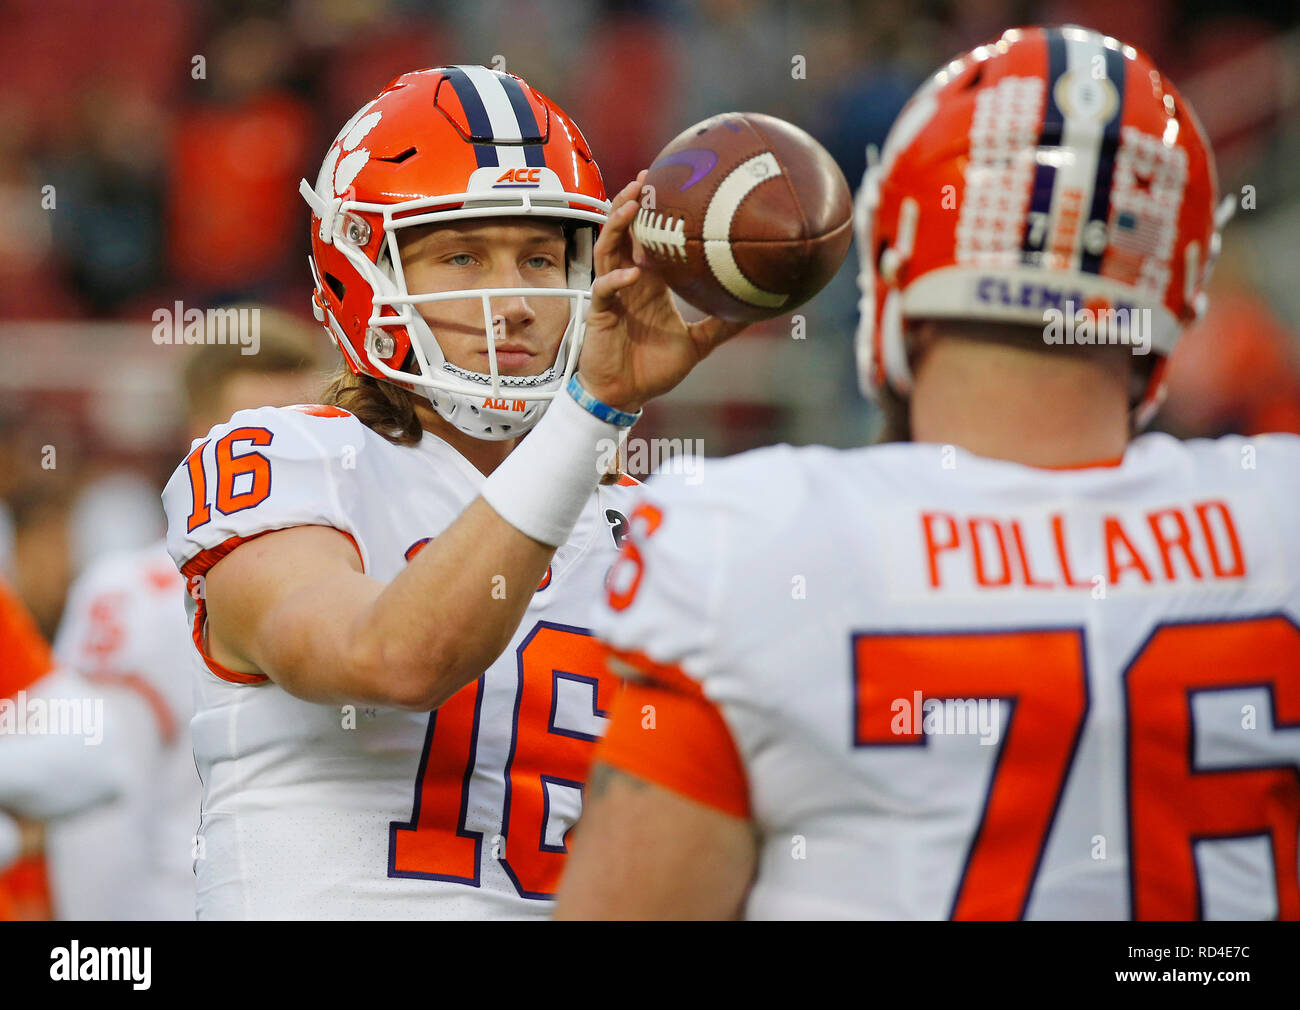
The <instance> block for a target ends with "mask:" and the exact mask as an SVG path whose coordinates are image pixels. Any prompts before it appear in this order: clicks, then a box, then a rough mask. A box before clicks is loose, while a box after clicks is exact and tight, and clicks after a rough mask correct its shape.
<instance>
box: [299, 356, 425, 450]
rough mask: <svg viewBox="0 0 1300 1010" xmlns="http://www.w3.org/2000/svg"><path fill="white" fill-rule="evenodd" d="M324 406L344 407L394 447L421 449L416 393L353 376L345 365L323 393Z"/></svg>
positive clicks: (337, 370) (343, 363) (364, 377)
mask: <svg viewBox="0 0 1300 1010" xmlns="http://www.w3.org/2000/svg"><path fill="white" fill-rule="evenodd" d="M321 403H326V404H329V405H330V406H332V407H342V408H343V409H344V410H346V411H348V413H350V414H353V415H354V416H355V417H356V418H357V420H359V421H360V422H361V423H362V424H364V425H365V426H366V427H367V428H369V429H370V430H371V431H373V432H374V433H375V434H376V435H379V436H380V437H382V438H386V439H387V440H388V441H390V442H392V443H393V444H394V445H419V444H420V439H421V438H423V437H424V429H423V427H422V426H421V425H420V418H419V417H418V416H417V415H416V413H415V405H416V403H417V400H416V394H415V393H413V392H411V391H410V390H408V389H402V388H401V387H400V386H395V385H393V384H392V383H391V382H380V381H379V380H378V379H375V378H372V377H371V376H369V375H353V374H352V371H351V370H350V369H349V368H348V366H347V363H346V362H343V361H340V362H339V365H338V368H337V369H336V370H335V371H334V374H333V375H332V376H330V381H329V385H328V386H326V387H325V391H324V392H323V393H321Z"/></svg>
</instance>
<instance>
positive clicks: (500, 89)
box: [460, 66, 524, 168]
mask: <svg viewBox="0 0 1300 1010" xmlns="http://www.w3.org/2000/svg"><path fill="white" fill-rule="evenodd" d="M460 69H461V70H463V71H465V76H466V77H468V78H469V81H470V83H471V84H473V85H474V90H475V91H477V92H478V96H479V98H481V99H482V100H483V108H484V109H486V110H487V115H488V122H489V123H491V124H492V136H494V137H495V138H496V139H497V140H504V141H515V142H520V141H522V140H523V139H524V135H523V133H522V132H521V131H520V129H519V117H518V116H516V115H515V108H514V106H513V105H511V104H510V96H509V95H507V94H506V89H505V87H504V85H502V83H501V81H500V79H499V78H498V77H497V75H496V73H495V72H494V71H491V70H488V69H487V67H473V66H462V67H460ZM496 152H497V160H498V162H499V164H500V166H501V167H502V168H523V167H524V149H523V148H522V147H513V146H510V145H508V144H507V145H504V146H502V145H498V146H497V147H496Z"/></svg>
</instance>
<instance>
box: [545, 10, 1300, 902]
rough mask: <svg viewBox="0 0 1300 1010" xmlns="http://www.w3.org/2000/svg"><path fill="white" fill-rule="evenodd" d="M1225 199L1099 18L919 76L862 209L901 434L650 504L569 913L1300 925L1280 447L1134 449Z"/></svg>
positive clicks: (604, 617) (1177, 108) (1292, 521)
mask: <svg viewBox="0 0 1300 1010" xmlns="http://www.w3.org/2000/svg"><path fill="white" fill-rule="evenodd" d="M1215 201H1216V180H1215V173H1214V165H1213V158H1212V154H1211V152H1210V149H1209V146H1208V144H1207V141H1206V138H1205V134H1204V133H1203V131H1202V129H1201V127H1200V125H1199V124H1198V122H1197V120H1196V118H1195V116H1194V115H1193V113H1192V110H1191V109H1190V108H1189V107H1188V105H1187V103H1186V101H1185V100H1184V99H1183V98H1182V96H1181V95H1180V94H1179V93H1178V91H1177V90H1176V89H1175V88H1174V87H1173V85H1172V84H1171V83H1170V82H1169V81H1168V79H1167V78H1165V77H1164V76H1163V75H1162V74H1161V73H1160V71H1159V70H1157V69H1156V68H1155V67H1154V66H1153V65H1152V64H1151V62H1150V61H1149V60H1148V59H1147V57H1146V56H1144V55H1143V54H1142V53H1140V52H1138V51H1136V50H1135V49H1133V48H1132V47H1131V46H1127V45H1124V44H1122V43H1120V42H1118V41H1116V40H1115V39H1113V38H1108V37H1103V36H1102V35H1100V34H1098V33H1096V32H1093V31H1090V30H1085V29H1082V28H1075V27H1066V28H1038V27H1035V28H1026V29H1021V30H1012V31H1008V32H1006V33H1005V34H1004V35H1003V36H1002V37H1001V38H1000V39H998V40H997V41H995V42H993V43H990V44H989V45H985V46H980V47H979V48H977V49H975V50H973V51H971V52H969V53H967V54H965V55H963V56H961V57H960V58H958V59H955V60H953V61H952V62H950V63H948V64H947V65H945V66H944V67H943V68H942V69H941V70H939V71H938V72H937V73H936V74H935V75H934V76H933V77H932V78H931V79H930V80H929V81H928V83H926V84H925V85H924V86H923V87H922V88H921V89H920V90H919V91H918V92H917V94H916V95H915V96H914V97H913V98H912V100H911V101H910V103H909V104H908V105H907V106H906V107H905V109H904V110H903V111H902V113H901V114H900V115H899V117H898V120H897V122H896V123H895V125H894V127H893V129H892V131H891V133H890V135H889V137H888V139H887V141H886V143H885V145H884V148H883V151H882V155H881V158H880V160H879V163H878V164H876V165H873V166H872V167H871V168H870V170H869V171H868V173H867V175H866V177H865V178H864V182H863V186H862V189H861V191H860V193H859V197H858V205H857V208H856V209H857V227H858V236H857V237H858V252H859V255H860V262H861V264H862V266H861V270H862V273H861V278H860V285H861V291H862V303H861V320H860V328H859V331H858V338H857V350H858V362H859V367H860V372H861V378H862V381H863V384H864V386H865V388H866V389H867V390H870V391H878V392H879V393H880V394H882V395H883V396H884V397H885V398H886V400H887V401H888V402H890V403H892V404H893V405H895V406H896V407H898V408H901V412H896V417H895V420H896V421H898V422H900V423H899V424H897V425H896V429H897V434H898V436H899V437H900V438H901V441H900V442H899V443H898V444H889V445H880V446H875V447H870V448H860V449H854V450H849V451H834V450H831V449H826V448H820V447H809V448H805V449H792V448H790V447H788V446H777V447H773V448H768V449H763V450H759V451H756V452H751V453H745V454H742V455H741V456H738V457H736V458H734V459H732V460H728V461H722V462H717V463H714V464H713V465H712V466H711V468H710V471H709V473H710V477H709V480H708V481H707V482H706V484H705V485H703V486H701V487H695V488H691V489H689V490H687V489H684V488H683V487H681V486H680V482H673V481H672V480H671V479H670V478H669V477H667V476H663V477H656V479H655V480H654V481H652V482H651V483H650V484H649V485H648V486H647V487H646V488H645V489H644V492H643V493H644V500H643V501H642V502H641V503H640V504H639V505H638V506H637V508H636V509H635V511H634V513H633V515H632V516H630V517H629V519H630V526H629V536H628V538H627V540H626V543H625V545H624V548H623V552H622V554H621V557H620V560H619V562H618V564H617V565H616V566H615V568H614V569H613V570H612V571H611V573H610V586H609V593H608V597H607V602H606V605H605V606H603V607H602V608H601V609H602V613H601V614H600V615H599V616H598V617H597V618H596V619H595V630H596V631H597V633H598V634H599V635H600V636H601V637H602V638H603V639H604V640H606V641H607V642H608V643H609V645H610V647H611V648H612V650H613V656H614V662H616V663H618V664H619V667H620V669H622V670H623V671H624V672H625V673H626V674H627V676H628V677H630V678H632V683H631V685H630V686H629V688H628V690H626V691H625V692H624V693H623V694H622V695H621V696H620V699H619V701H618V703H617V705H616V708H615V711H614V713H613V716H612V721H611V725H610V726H609V728H608V735H607V737H606V740H605V743H604V744H603V747H604V749H603V751H602V754H601V755H599V756H598V758H597V761H598V764H597V766H596V767H595V768H594V769H593V781H592V785H591V788H590V789H589V790H588V804H587V807H586V812H585V814H584V817H583V820H582V823H581V824H580V826H579V828H578V830H577V832H576V837H575V851H574V854H573V855H572V856H571V859H570V864H569V867H568V870H567V873H566V877H565V879H564V882H563V886H562V888H561V892H560V896H559V901H558V909H557V912H558V914H559V915H560V916H562V917H619V918H643V917H680V918H689V917H710V918H714V917H717V918H722V917H749V918H836V917H860V918H891V919H911V918H926V919H936V918H957V919H1016V918H1066V919H1076V918H1121V919H1122V918H1129V917H1132V918H1141V919H1193V918H1202V917H1204V918H1230V919H1235V918H1277V917H1281V918H1290V919H1294V918H1297V917H1300V884H1298V882H1297V865H1298V861H1297V836H1298V830H1297V829H1298V828H1300V775H1298V774H1297V772H1298V770H1300V730H1298V729H1297V727H1300V565H1298V564H1297V561H1298V560H1300V514H1298V513H1297V511H1296V507H1295V504H1296V502H1297V500H1300V440H1297V439H1296V438H1294V437H1292V436H1283V435H1277V436H1262V437H1258V438H1254V439H1250V440H1247V439H1243V438H1239V437H1226V438H1222V439H1219V440H1216V441H1199V440H1198V441H1191V442H1178V441H1176V440H1174V439H1173V438H1171V437H1168V436H1166V435H1162V434H1147V435H1143V436H1141V437H1136V438H1133V437H1131V435H1132V433H1133V431H1134V430H1135V426H1137V425H1141V423H1142V421H1143V420H1144V419H1145V418H1146V416H1148V415H1149V413H1150V411H1151V409H1152V407H1153V406H1154V405H1155V404H1156V403H1157V402H1158V397H1159V392H1160V375H1161V370H1162V368H1163V364H1164V361H1165V358H1166V356H1167V355H1168V354H1169V352H1170V351H1171V350H1172V349H1173V347H1174V343H1175V341H1176V340H1177V338H1178V336H1179V333H1180V332H1181V331H1182V329H1183V328H1184V326H1186V325H1187V324H1188V323H1189V322H1191V321H1192V320H1194V319H1195V318H1196V317H1197V316H1198V315H1199V314H1200V312H1201V311H1202V310H1203V307H1204V302H1205V285H1206V281H1207V277H1208V273H1209V269H1210V266H1211V263H1212V260H1213V258H1214V255H1215V252H1216V250H1217V246H1218V241H1219V239H1218V227H1219V225H1221V224H1222V223H1223V218H1224V215H1222V214H1221V215H1219V216H1218V220H1216V207H1215ZM1067 334H1070V335H1071V336H1072V339H1066V335H1067ZM1144 351H1148V352H1150V353H1143V352H1144Z"/></svg>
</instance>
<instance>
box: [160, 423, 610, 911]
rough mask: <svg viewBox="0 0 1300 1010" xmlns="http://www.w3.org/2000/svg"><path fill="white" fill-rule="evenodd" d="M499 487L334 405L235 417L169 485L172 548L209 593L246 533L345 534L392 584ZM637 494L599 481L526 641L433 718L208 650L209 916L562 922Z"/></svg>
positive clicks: (205, 876)
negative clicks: (221, 658) (598, 612)
mask: <svg viewBox="0 0 1300 1010" xmlns="http://www.w3.org/2000/svg"><path fill="white" fill-rule="evenodd" d="M484 479H485V478H484V477H483V475H482V474H481V473H480V472H479V471H478V470H476V469H475V468H474V467H473V466H472V465H471V464H470V463H469V462H468V461H467V460H466V459H465V458H464V457H463V456H461V455H460V454H459V453H458V452H456V451H455V450H454V449H452V448H451V447H450V446H449V445H448V444H447V443H445V442H443V441H442V440H441V439H439V438H437V437H436V436H434V435H432V434H429V433H425V435H424V438H423V441H422V442H421V443H420V444H419V445H418V446H414V447H402V446H397V445H394V444H392V443H390V442H388V441H386V440H385V439H383V438H382V437H380V436H379V435H377V434H375V433H374V432H373V431H371V430H370V429H368V428H367V427H365V426H364V425H363V424H362V423H361V422H360V421H358V420H357V419H356V418H355V417H353V416H352V415H351V414H348V413H346V412H345V411H342V410H339V409H337V408H332V407H311V408H270V407H267V408H262V409H258V410H245V411H240V412H239V413H237V414H235V416H234V417H233V418H232V419H231V421H230V422H229V423H228V424H224V425H220V426H218V427H217V428H214V429H213V430H212V432H211V433H210V434H209V435H208V436H207V438H205V439H203V440H201V441H196V442H195V446H194V448H193V449H192V450H191V454H190V456H189V457H188V458H187V460H186V462H184V463H182V464H181V466H180V467H179V468H178V469H177V471H176V473H175V475H174V476H173V477H172V479H171V481H170V482H169V483H168V485H167V489H166V490H165V491H164V493H163V501H164V505H165V506H166V510H167V517H168V547H169V549H170V551H171V555H172V557H173V559H174V560H175V561H176V563H177V565H178V566H179V567H180V568H181V569H182V572H183V573H184V574H185V575H186V576H187V577H188V578H189V579H190V580H191V589H192V592H195V593H197V595H199V596H200V597H201V595H202V594H201V576H202V575H203V574H204V573H205V572H206V571H207V570H208V569H209V568H210V567H211V566H212V565H213V564H215V563H216V561H217V560H219V559H220V558H221V557H222V556H224V555H225V553H227V552H228V551H229V550H231V549H233V548H234V547H235V546H237V545H238V543H239V542H240V541H241V540H243V539H247V538H250V537H254V536H257V535H258V534H260V533H264V532H267V531H270V530H276V529H282V528H285V527H290V526H300V525H323V526H331V527H333V528H335V529H337V530H340V531H341V532H343V533H345V534H346V535H347V536H348V537H350V538H351V540H352V542H353V543H354V544H355V546H356V550H357V553H358V555H359V556H360V559H361V563H362V565H363V566H364V570H365V572H366V574H368V575H370V576H372V577H374V578H376V579H379V580H381V581H384V582H387V581H390V580H391V579H393V578H394V577H395V576H396V575H397V574H398V573H399V572H400V571H401V570H402V568H403V567H404V566H405V565H406V564H407V562H408V561H409V560H410V559H411V558H413V557H414V556H415V554H416V553H417V552H418V551H419V550H420V549H421V548H422V547H423V545H424V544H425V543H427V542H428V541H429V540H430V539H432V538H433V537H436V536H438V535H439V534H440V533H441V532H442V531H443V530H444V529H445V528H446V527H447V526H448V525H450V524H451V523H452V521H453V520H455V519H456V518H457V517H458V516H459V515H460V514H461V512H463V511H464V509H465V508H466V507H467V506H468V505H469V504H470V503H471V502H472V501H473V499H474V498H475V497H476V496H477V495H478V493H479V490H480V488H481V486H482V484H483V481H484ZM627 483H628V484H632V483H635V482H632V481H630V480H629V481H627ZM630 491H631V488H630V487H627V486H617V485H614V486H607V487H601V488H599V489H598V490H597V492H596V494H594V495H593V496H592V499H591V501H590V503H589V504H588V506H587V508H586V510H585V511H584V512H583V514H582V517H581V519H580V520H579V522H578V525H577V527H576V528H575V530H574V532H573V534H572V535H571V536H570V538H569V540H568V542H567V543H565V544H564V545H562V546H561V547H560V548H559V549H558V550H557V551H556V553H555V556H554V558H553V560H552V563H551V566H550V568H549V569H548V571H547V573H546V576H545V578H544V579H543V581H542V583H541V584H540V587H539V589H538V591H537V592H536V594H535V595H534V596H533V599H532V602H531V603H530V604H529V606H528V609H527V611H526V612H525V614H524V618H523V620H522V622H521V623H520V625H519V628H518V630H517V631H516V633H515V635H514V637H513V638H512V640H511V642H510V645H509V646H508V647H507V648H506V650H505V651H504V653H503V654H502V655H501V656H500V657H499V658H498V659H497V660H496V661H495V662H494V663H493V664H492V665H491V666H490V667H489V668H488V670H487V671H486V673H485V674H484V675H483V677H482V678H480V679H479V680H478V681H477V682H475V683H474V684H471V685H469V686H468V687H466V688H464V689H463V690H462V691H460V692H459V693H458V694H456V695H455V696H454V697H453V698H451V699H450V700H449V701H447V702H446V703H444V704H443V705H442V706H441V707H440V708H439V709H438V710H437V711H436V712H433V713H417V712H407V711H401V710H396V709H386V708H380V707H368V706H365V705H363V704H358V705H356V706H352V705H345V706H342V707H339V706H332V705H322V704H314V703H311V702H307V701H303V700H301V699H299V698H296V697H294V696H292V695H291V694H289V693H288V692H286V691H284V690H282V689H281V688H280V687H278V686H277V685H275V684H274V683H271V682H269V681H266V680H264V679H263V678H254V677H247V676H243V675H239V674H236V673H234V672H233V671H228V670H224V669H222V668H221V667H219V666H218V665H217V664H215V663H213V662H211V661H210V660H205V659H204V658H202V657H201V656H200V655H199V653H198V651H197V650H195V651H194V653H193V657H192V665H193V669H194V676H195V678H196V683H197V694H196V708H197V711H196V714H195V717H194V723H193V738H194V750H195V757H196V759H197V761H198V765H199V770H200V773H201V775H202V778H203V786H204V796H203V822H202V828H201V834H200V846H201V854H200V858H199V859H198V860H197V861H196V871H197V874H198V892H199V916H200V918H250V917H251V918H277V919H316V918H322V919H329V918H365V919H389V918H401V919H414V918H428V919H453V918H490V917H521V918H522V917H545V916H547V915H548V914H549V912H550V908H551V905H552V897H553V894H554V891H555V887H556V883H557V881H558V878H559V874H560V870H561V868H562V866H563V861H564V856H565V852H566V851H567V850H566V848H565V837H566V834H567V832H568V830H569V828H570V827H571V826H572V825H573V823H574V821H575V820H576V819H577V816H578V814H579V812H580V809H581V798H582V789H583V784H584V782H585V780H586V775H587V768H588V765H589V763H590V760H591V755H592V753H593V751H594V747H595V743H596V741H597V740H598V738H599V736H600V734H602V733H603V731H604V727H605V723H606V721H607V720H606V718H605V713H606V712H607V711H608V710H609V708H610V706H611V704H612V693H613V691H614V690H616V689H617V686H618V685H617V681H616V679H615V678H613V677H612V676H611V675H609V674H608V673H607V672H606V671H605V668H604V665H603V663H602V662H601V660H600V655H599V647H598V645H597V643H596V641H595V640H594V639H593V638H592V637H591V636H590V633H589V632H588V630H587V629H586V628H585V627H584V626H583V622H584V620H585V619H586V617H587V616H588V615H589V613H590V608H591V602H592V600H594V599H596V598H597V597H598V596H599V594H600V592H601V586H602V583H603V579H604V576H605V573H606V571H607V570H608V568H609V565H610V563H611V562H612V561H613V560H614V558H615V557H616V556H617V545H618V540H619V538H621V536H622V532H623V528H624V526H625V520H624V514H625V511H626V507H625V505H624V504H623V503H624V502H625V501H626V500H627V496H628V495H629V493H630ZM502 588H503V589H504V590H505V591H515V590H514V587H502ZM485 605H490V603H488V602H487V601H486V599H485ZM190 606H191V609H192V610H193V620H194V621H195V625H196V627H197V628H199V629H201V628H202V622H203V608H202V600H201V599H198V600H194V601H192V602H191V604H190ZM429 620H437V615H436V614H430V615H429ZM196 640H201V638H199V639H196Z"/></svg>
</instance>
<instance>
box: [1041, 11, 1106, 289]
mask: <svg viewBox="0 0 1300 1010" xmlns="http://www.w3.org/2000/svg"><path fill="white" fill-rule="evenodd" d="M1062 34H1064V36H1065V62H1066V72H1065V76H1066V77H1068V78H1070V81H1068V82H1066V87H1067V88H1069V87H1071V86H1073V87H1077V84H1073V82H1077V81H1081V80H1086V79H1088V78H1089V77H1091V76H1092V75H1093V72H1094V62H1095V60H1099V61H1100V63H1097V64H1096V65H1097V66H1099V67H1101V68H1102V69H1103V70H1104V69H1105V68H1106V55H1105V53H1106V51H1105V49H1103V48H1102V46H1101V43H1100V42H1099V40H1098V37H1097V36H1096V34H1095V33H1093V32H1080V31H1078V30H1073V29H1069V28H1066V29H1062ZM1058 104H1059V103H1058ZM1061 113H1062V115H1063V117H1064V121H1063V123H1062V125H1061V150H1062V151H1063V152H1070V153H1069V155H1067V156H1065V157H1063V158H1062V160H1061V163H1060V164H1059V165H1058V166H1057V169H1056V180H1055V187H1054V191H1053V193H1052V207H1051V221H1052V222H1053V225H1054V227H1053V231H1054V232H1058V231H1059V230H1060V229H1061V227H1062V225H1063V223H1064V222H1065V221H1067V220H1074V221H1075V222H1076V223H1075V225H1074V234H1073V236H1072V241H1071V243H1070V246H1069V257H1070V258H1069V263H1068V264H1066V265H1064V267H1063V268H1064V269H1069V270H1078V269H1079V264H1080V263H1081V262H1082V260H1083V234H1084V227H1085V226H1086V225H1087V223H1088V214H1089V212H1090V211H1091V210H1092V190H1093V184H1094V183H1095V182H1096V179H1097V161H1098V159H1099V158H1100V156H1101V141H1102V136H1103V134H1104V132H1105V127H1106V124H1105V122H1104V121H1103V120H1101V119H1100V118H1098V116H1096V115H1094V114H1092V110H1079V109H1074V108H1062V109H1061ZM1067 199H1070V200H1071V201H1072V202H1073V206H1067V204H1066V200H1067ZM1076 200H1077V202H1074V201H1076ZM1067 211H1069V212H1071V213H1070V214H1067V213H1066V212H1067ZM1072 214H1073V215H1077V216H1073V217H1072V216H1071V215H1072ZM1054 237H1055V235H1053V238H1054ZM1050 247H1051V246H1050V244H1049V248H1050Z"/></svg>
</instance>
